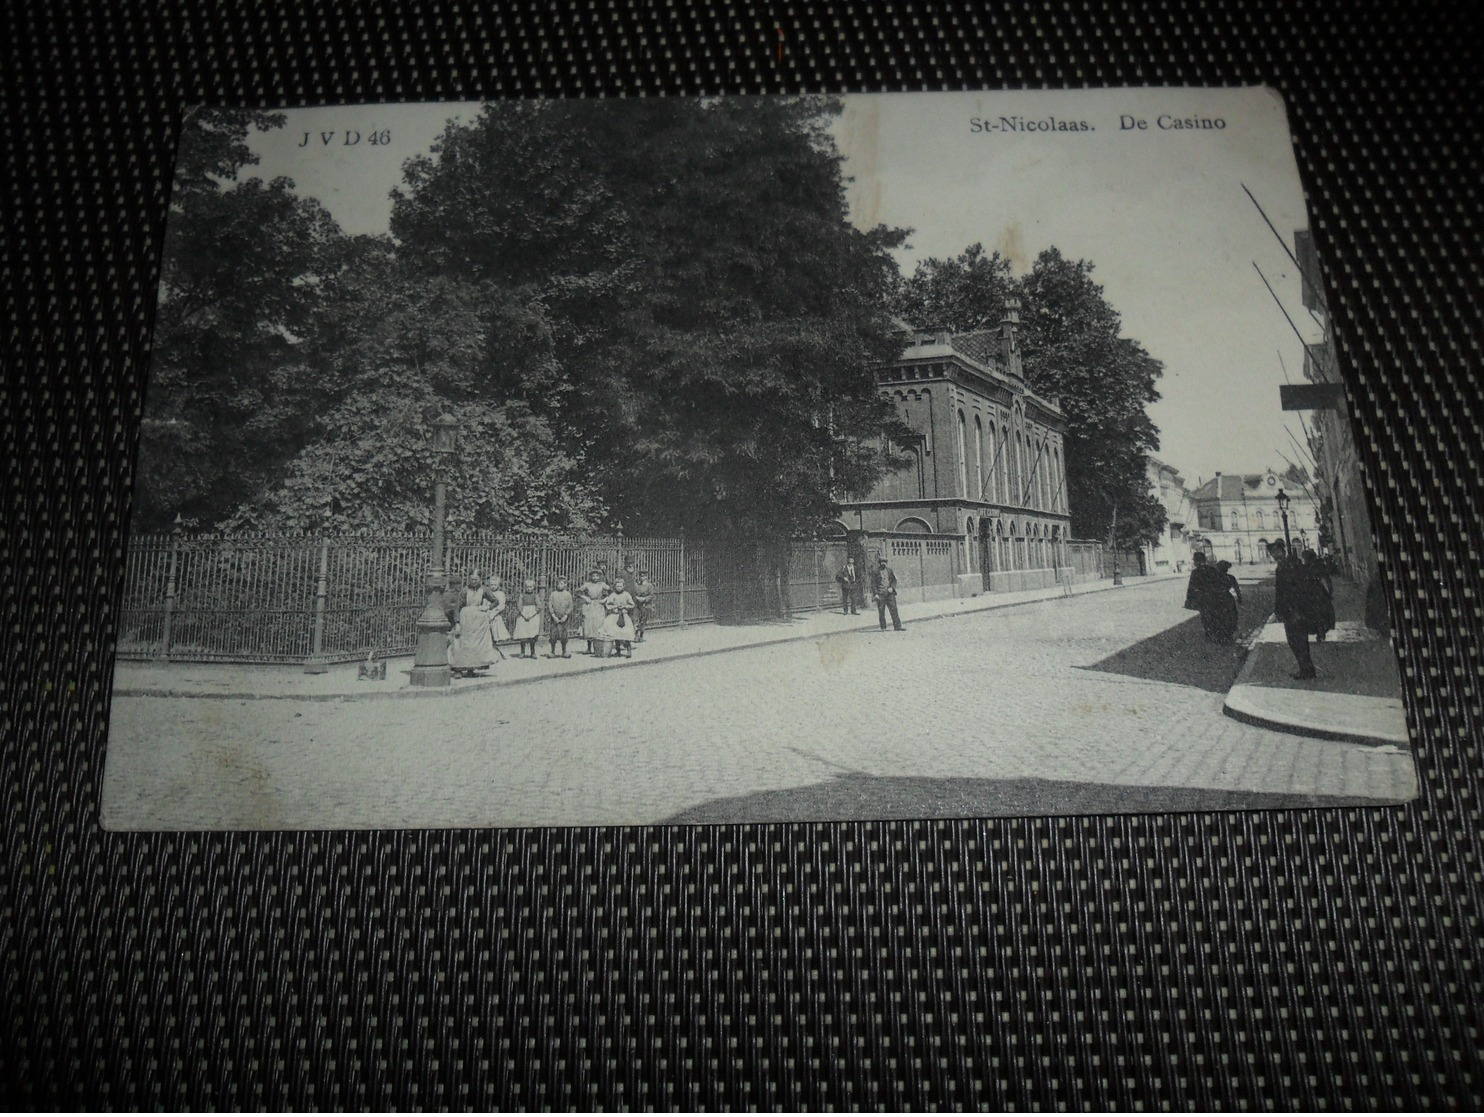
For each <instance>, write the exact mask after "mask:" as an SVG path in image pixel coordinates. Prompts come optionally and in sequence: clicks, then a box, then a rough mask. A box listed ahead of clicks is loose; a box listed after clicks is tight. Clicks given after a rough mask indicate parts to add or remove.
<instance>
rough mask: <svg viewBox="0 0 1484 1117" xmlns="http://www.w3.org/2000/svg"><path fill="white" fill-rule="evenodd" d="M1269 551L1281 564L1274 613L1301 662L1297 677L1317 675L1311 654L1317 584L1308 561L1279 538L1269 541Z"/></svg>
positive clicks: (1310, 677)
mask: <svg viewBox="0 0 1484 1117" xmlns="http://www.w3.org/2000/svg"><path fill="white" fill-rule="evenodd" d="M1268 554H1270V555H1272V556H1273V561H1274V562H1276V563H1277V564H1278V568H1277V570H1276V571H1275V572H1274V585H1273V612H1274V613H1276V614H1277V615H1278V619H1279V620H1280V621H1282V622H1283V635H1284V636H1286V637H1287V638H1288V647H1289V650H1290V651H1292V652H1293V658H1294V660H1295V661H1297V663H1298V671H1297V673H1296V674H1295V675H1294V676H1293V677H1294V678H1295V679H1312V678H1314V659H1313V657H1312V656H1311V655H1310V654H1309V635H1310V633H1312V632H1313V631H1314V623H1315V621H1316V620H1317V619H1318V618H1317V616H1316V615H1315V608H1314V606H1315V602H1314V598H1315V596H1316V587H1315V586H1314V585H1313V577H1312V576H1311V575H1310V573H1309V571H1307V570H1306V569H1304V564H1303V563H1301V562H1300V561H1299V560H1298V559H1297V558H1295V557H1293V556H1292V555H1290V554H1289V553H1288V548H1287V546H1285V545H1284V543H1283V540H1281V539H1279V540H1276V541H1274V542H1272V543H1269V544H1268Z"/></svg>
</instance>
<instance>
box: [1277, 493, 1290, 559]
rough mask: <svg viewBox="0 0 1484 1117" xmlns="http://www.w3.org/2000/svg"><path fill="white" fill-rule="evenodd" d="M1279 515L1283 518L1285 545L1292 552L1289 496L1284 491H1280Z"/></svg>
mask: <svg viewBox="0 0 1484 1117" xmlns="http://www.w3.org/2000/svg"><path fill="white" fill-rule="evenodd" d="M1278 514H1279V515H1281V516H1282V517H1283V545H1284V546H1285V547H1286V548H1287V549H1288V550H1290V551H1291V550H1293V540H1292V539H1291V538H1290V537H1289V534H1288V494H1287V493H1285V492H1284V491H1283V490H1282V489H1279V490H1278Z"/></svg>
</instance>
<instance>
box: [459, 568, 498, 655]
mask: <svg viewBox="0 0 1484 1117" xmlns="http://www.w3.org/2000/svg"><path fill="white" fill-rule="evenodd" d="M484 591H485V587H484V584H483V583H482V582H481V581H480V580H479V576H478V575H477V574H470V575H469V578H468V580H467V581H466V582H465V583H464V604H463V606H462V607H461V608H460V609H459V623H458V626H457V628H455V630H454V632H455V636H454V639H453V642H452V643H451V644H450V645H449V649H448V666H449V668H450V670H452V672H453V674H454V676H455V677H463V676H465V675H473V674H475V673H477V672H479V671H483V670H484V669H485V668H486V667H488V666H489V665H490V664H492V663H494V662H495V644H494V641H493V640H492V639H491V637H490V614H489V606H488V605H486V604H485V593H484Z"/></svg>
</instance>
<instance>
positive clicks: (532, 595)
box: [511, 578, 541, 659]
mask: <svg viewBox="0 0 1484 1117" xmlns="http://www.w3.org/2000/svg"><path fill="white" fill-rule="evenodd" d="M511 635H512V636H514V638H515V639H517V640H519V641H520V658H521V659H535V658H536V641H537V640H539V639H541V595H540V594H538V593H537V592H536V580H535V579H534V578H527V579H526V581H525V584H524V585H523V586H522V587H521V591H520V593H519V594H517V595H516V598H515V631H514V632H513V633H512V634H511Z"/></svg>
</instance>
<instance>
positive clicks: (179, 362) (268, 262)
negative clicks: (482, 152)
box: [134, 110, 340, 528]
mask: <svg viewBox="0 0 1484 1117" xmlns="http://www.w3.org/2000/svg"><path fill="white" fill-rule="evenodd" d="M283 122H284V118H283V117H282V116H273V115H267V114H263V113H255V112H245V111H233V110H202V111H200V112H198V113H196V114H195V115H193V116H192V117H191V118H189V119H188V120H187V122H186V125H185V128H184V131H183V133H182V137H181V143H180V151H179V155H178V159H177V172H176V182H175V189H174V193H173V195H172V198H171V204H170V212H169V217H168V222H167V225H166V232H165V250H164V255H163V259H162V263H161V274H160V288H159V306H158V310H157V313H156V317H155V328H154V338H153V347H152V349H153V352H152V359H151V368H150V386H149V393H148V397H147V400H146V407H145V419H144V423H143V427H142V434H141V446H140V462H139V481H138V485H137V487H136V504H135V513H134V515H135V523H136V525H138V526H140V527H145V528H159V527H162V526H164V525H165V524H166V523H168V522H169V521H170V520H171V519H172V518H173V516H174V515H175V514H176V513H183V514H184V515H185V516H186V517H187V518H190V519H193V520H197V521H202V522H206V523H213V524H214V523H215V522H216V521H217V520H219V519H220V517H221V516H222V515H223V514H224V513H225V512H226V511H228V510H230V509H231V508H233V507H234V506H236V505H237V504H239V503H241V502H242V501H244V500H248V499H251V497H252V496H253V495H254V494H255V493H256V492H257V491H258V490H259V489H260V488H261V487H262V486H263V485H264V484H265V483H266V482H267V481H268V480H269V479H270V478H272V477H273V476H275V474H276V472H277V470H278V469H279V468H280V467H281V465H282V463H283V461H284V460H285V458H286V457H287V455H288V454H289V453H290V452H291V450H292V448H293V447H294V446H295V443H296V439H297V438H298V437H299V436H300V434H301V433H302V428H301V419H302V416H301V415H299V414H297V413H296V411H295V409H294V408H293V407H292V406H291V405H290V404H289V403H288V400H287V398H286V388H287V387H288V384H287V382H286V381H285V379H284V377H283V375H282V370H283V369H284V368H285V367H286V366H289V365H292V364H293V362H294V354H295V351H296V349H297V348H298V345H299V342H300V339H301V337H302V335H303V334H304V333H305V332H306V331H307V330H308V328H309V325H310V321H311V318H312V315H313V313H314V309H315V307H316V306H317V305H318V302H319V286H320V280H321V278H322V277H323V275H324V273H325V269H326V266H327V262H328V261H331V260H333V258H334V255H335V245H336V242H337V240H338V238H339V236H340V232H339V229H338V227H337V226H336V225H335V223H334V221H332V220H331V219H330V217H329V215H328V214H327V213H326V212H325V211H324V209H323V208H322V207H321V206H320V205H319V204H318V203H317V202H314V201H311V200H306V199H303V198H300V197H298V196H297V195H296V194H295V193H294V189H293V183H292V182H291V181H289V180H288V179H285V178H277V179H274V180H273V181H272V182H268V183H265V182H263V181H262V180H261V179H258V178H249V179H247V180H246V181H242V182H236V181H235V180H236V178H237V176H238V174H239V173H240V172H241V170H242V169H243V168H244V167H247V166H250V165H252V164H253V163H255V162H256V161H257V160H256V157H255V156H254V155H253V154H252V153H251V151H250V150H249V148H248V146H247V143H246V140H247V137H248V135H249V133H250V131H251V130H253V129H257V130H266V129H269V128H274V127H280V126H282V124H283Z"/></svg>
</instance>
